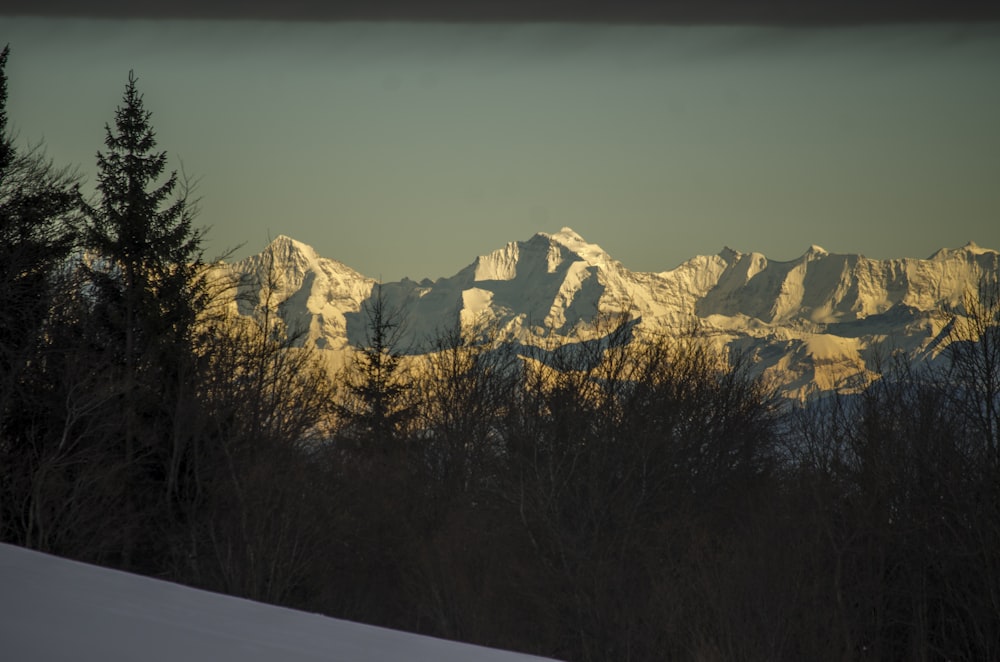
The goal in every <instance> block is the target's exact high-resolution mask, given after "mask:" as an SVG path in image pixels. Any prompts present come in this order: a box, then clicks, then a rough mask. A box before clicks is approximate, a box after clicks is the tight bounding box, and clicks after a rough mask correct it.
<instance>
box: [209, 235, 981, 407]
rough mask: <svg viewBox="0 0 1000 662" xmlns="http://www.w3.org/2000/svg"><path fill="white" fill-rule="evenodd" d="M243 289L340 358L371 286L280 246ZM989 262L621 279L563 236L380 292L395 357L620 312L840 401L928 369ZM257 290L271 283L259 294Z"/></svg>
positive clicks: (799, 393)
mask: <svg viewBox="0 0 1000 662" xmlns="http://www.w3.org/2000/svg"><path fill="white" fill-rule="evenodd" d="M227 268H228V269H231V270H233V271H234V272H236V274H237V275H239V276H240V277H241V279H242V282H243V285H242V286H241V288H240V297H239V300H240V304H239V305H240V309H241V312H244V313H246V312H249V310H251V309H252V308H253V307H254V306H258V305H261V304H264V303H266V304H267V305H269V306H270V307H271V308H272V309H274V310H276V311H277V312H278V314H279V316H280V317H281V318H282V319H283V320H284V321H285V323H286V325H287V327H288V328H290V329H299V330H301V331H302V332H303V335H302V337H301V339H300V341H299V342H300V343H301V344H303V345H305V346H312V347H316V348H318V349H323V350H343V349H345V348H347V347H349V346H350V345H351V344H352V343H356V342H359V341H363V339H364V337H365V317H364V315H363V314H362V312H361V310H362V306H363V303H364V301H365V300H366V299H367V298H369V297H370V296H372V292H373V288H374V286H375V284H376V281H375V280H374V279H372V278H368V277H366V276H363V275H361V274H359V273H358V272H356V271H354V270H353V269H351V268H350V267H348V266H346V265H344V264H342V263H340V262H337V261H336V260H331V259H327V258H323V257H320V256H319V255H317V254H316V252H315V251H314V250H313V249H312V248H311V247H309V246H307V245H305V244H302V243H300V242H298V241H295V240H293V239H290V238H288V237H285V236H280V237H278V238H277V239H275V240H274V241H273V242H272V243H271V244H270V245H269V246H267V247H266V248H265V249H264V251H262V252H261V253H260V254H259V255H255V256H253V257H250V258H247V259H245V260H242V261H240V262H237V263H235V264H232V265H228V266H227ZM998 273H1000V253H998V252H997V251H995V250H990V249H984V248H980V247H978V246H976V245H975V244H973V243H969V244H967V245H965V246H963V247H962V248H958V249H942V250H939V251H937V252H936V253H935V254H934V255H932V256H930V257H929V258H927V259H914V258H901V259H892V260H874V259H869V258H866V257H864V256H862V255H853V254H833V253H827V252H826V251H825V250H823V249H822V248H820V247H818V246H812V247H810V248H809V250H807V251H806V252H805V254H804V255H802V256H801V257H799V258H798V259H796V260H792V261H788V262H778V261H773V260H768V259H767V257H765V256H764V255H762V254H760V253H740V252H738V251H735V250H732V249H730V248H725V249H723V250H722V251H721V252H719V254H717V255H710V256H698V257H695V258H692V259H690V260H688V261H687V262H684V263H683V264H681V265H680V266H678V267H677V268H675V269H672V270H670V271H663V272H659V273H644V272H635V271H630V270H629V269H627V268H625V267H624V266H623V265H622V264H621V263H620V262H618V261H616V260H614V259H613V258H612V257H611V256H610V255H608V254H607V253H606V252H605V251H604V250H603V249H601V248H600V247H599V246H597V245H595V244H590V243H587V242H586V241H585V240H584V239H583V238H582V237H580V235H578V234H577V233H575V232H574V231H573V230H571V229H569V228H563V229H562V230H560V231H559V232H557V233H554V234H546V233H538V234H536V235H535V236H533V237H531V238H530V239H528V240H527V241H515V242H511V243H509V244H507V245H506V246H505V247H503V248H501V249H499V250H496V251H493V252H492V253H490V254H488V255H483V256H480V257H478V258H476V259H475V261H473V262H472V264H470V265H469V266H467V267H465V268H464V269H462V270H461V271H459V272H458V273H456V274H455V275H454V276H451V277H448V278H441V279H438V280H436V281H433V282H432V281H429V280H424V281H421V282H419V283H418V282H415V281H412V280H409V279H404V280H402V281H399V282H394V283H384V284H383V286H382V291H383V296H384V298H385V299H386V301H387V302H388V303H389V304H390V305H391V306H400V307H402V308H404V309H405V310H406V314H407V320H408V321H407V329H408V334H407V337H406V347H408V348H409V351H411V352H413V353H419V352H420V351H422V348H423V347H425V346H426V344H425V341H426V340H427V339H429V338H431V337H433V336H434V335H435V334H436V333H438V332H439V331H440V330H442V329H444V328H452V327H454V326H455V324H456V323H459V322H461V323H462V324H465V325H471V324H476V323H490V324H493V325H495V327H496V328H497V329H499V330H500V333H501V336H502V337H503V338H504V339H507V340H511V341H517V342H520V343H523V344H535V345H541V344H544V345H548V344H550V343H553V342H572V341H577V340H580V339H590V338H593V337H595V336H596V335H597V334H600V333H602V332H604V331H606V329H607V320H609V319H614V318H616V317H619V316H620V315H621V314H623V313H624V314H628V315H629V316H630V317H631V319H633V320H635V321H636V324H637V325H638V326H640V327H641V328H644V329H647V330H654V331H657V332H660V333H665V334H667V335H671V334H681V333H684V332H686V331H687V330H689V329H690V328H691V327H692V325H697V326H698V327H699V328H700V330H701V331H702V332H704V333H705V334H706V335H707V336H708V337H710V338H712V339H713V341H714V342H715V343H717V344H718V345H719V346H720V347H727V348H729V349H730V350H731V351H739V352H743V353H745V354H746V355H748V356H749V358H750V359H751V360H752V362H753V366H754V370H756V371H757V372H759V373H761V374H764V375H765V376H767V377H768V378H772V379H775V380H776V381H777V382H778V383H779V384H780V388H781V391H782V392H783V393H784V394H785V395H786V396H788V397H792V398H797V399H803V398H807V397H809V396H810V395H813V394H816V393H821V392H826V391H830V390H833V389H837V388H844V387H845V386H847V385H849V384H850V383H851V381H852V380H856V379H857V377H858V376H863V375H865V374H868V373H869V372H871V371H873V370H874V369H875V361H876V360H877V354H878V353H879V352H882V353H884V352H886V351H890V350H891V351H902V352H905V353H906V355H907V356H908V357H909V358H910V359H911V360H913V361H924V360H929V359H931V358H933V357H934V356H936V354H937V353H938V352H939V351H940V349H941V348H942V342H941V341H942V339H943V338H944V334H945V333H946V326H947V325H948V323H949V321H950V320H951V319H952V318H953V316H954V314H959V315H960V314H961V313H962V312H963V310H964V308H963V303H964V301H963V300H964V297H965V296H966V295H967V294H968V293H970V292H974V291H975V290H976V288H977V287H978V284H979V282H980V280H981V279H982V278H984V277H985V278H988V279H993V280H995V279H996V278H997V275H998ZM268 283H270V285H268Z"/></svg>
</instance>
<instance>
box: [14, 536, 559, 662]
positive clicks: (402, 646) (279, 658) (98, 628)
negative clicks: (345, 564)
mask: <svg viewBox="0 0 1000 662" xmlns="http://www.w3.org/2000/svg"><path fill="white" fill-rule="evenodd" d="M0 659H2V660H4V661H5V662H36V661H45V662H61V661H62V660H67V661H69V660H72V661H73V662H77V661H79V660H100V661H101V662H134V661H135V660H142V661H143V662H158V661H163V662H197V661H205V662H209V661H211V662H227V661H230V660H231V661H233V662H255V661H265V660H266V661H267V662H306V661H310V662H311V661H316V662H319V661H321V660H322V661H323V662H393V661H396V660H398V661H403V660H406V661H408V662H421V661H423V662H458V661H472V662H479V661H489V662H492V661H495V662H517V661H518V660H522V661H527V660H541V659H542V658H538V657H533V656H531V655H521V654H517V653H508V652H504V651H498V650H494V649H489V648H482V647H479V646H470V645H468V644H459V643H455V642H450V641H444V640H441V639H433V638H430V637H421V636H417V635H413V634H407V633H404V632H397V631H395V630H387V629H384V628H377V627H371V626H367V625H359V624H357V623H349V622H347V621H340V620H336V619H332V618H325V617H323V616H317V615H315V614H307V613H304V612H298V611H294V610H291V609H282V608H280V607H272V606H269V605H263V604H260V603H257V602H251V601H249V600H241V599H239V598H233V597H229V596H224V595H218V594H215V593H208V592H206V591H199V590H195V589H192V588H187V587H184V586H179V585H177V584H171V583H168V582H163V581H158V580H155V579H149V578H147V577H139V576H137V575H130V574H128V573H124V572H118V571H115V570H108V569H106V568H99V567H96V566H91V565H86V564H83V563H77V562H74V561H67V560H65V559H61V558H57V557H54V556H49V555H46V554H41V553H39V552H33V551H29V550H26V549H22V548H20V547H13V546H11V545H4V544H0Z"/></svg>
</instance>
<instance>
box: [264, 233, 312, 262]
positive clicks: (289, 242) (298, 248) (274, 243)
mask: <svg viewBox="0 0 1000 662" xmlns="http://www.w3.org/2000/svg"><path fill="white" fill-rule="evenodd" d="M264 250H265V251H266V252H270V253H273V254H275V255H292V254H295V253H299V254H302V255H303V256H307V257H309V258H316V257H318V256H317V254H316V251H315V249H313V247H312V246H310V245H309V244H304V243H302V242H301V241H297V240H295V239H292V238H291V237H289V236H288V235H284V234H279V235H278V236H277V237H275V238H274V239H272V240H271V243H270V244H268V245H267V248H265V249H264Z"/></svg>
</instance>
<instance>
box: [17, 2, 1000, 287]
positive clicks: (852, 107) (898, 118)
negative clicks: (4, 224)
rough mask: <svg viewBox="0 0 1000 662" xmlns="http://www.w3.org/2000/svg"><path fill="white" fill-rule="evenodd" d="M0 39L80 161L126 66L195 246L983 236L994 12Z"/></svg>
mask: <svg viewBox="0 0 1000 662" xmlns="http://www.w3.org/2000/svg"><path fill="white" fill-rule="evenodd" d="M0 42H9V43H10V45H11V50H12V52H11V57H10V60H9V63H8V68H7V73H8V78H9V102H8V111H9V116H10V122H11V124H12V126H13V128H15V129H16V130H17V131H18V132H19V134H20V138H21V140H22V143H23V142H33V141H37V140H39V139H44V141H45V144H46V147H47V151H48V154H49V155H50V156H52V157H53V158H54V159H55V160H56V161H57V162H58V163H60V164H79V165H80V167H81V171H82V172H83V173H84V174H85V175H87V176H88V178H89V179H90V180H91V181H92V180H93V179H94V155H95V153H96V151H97V150H98V149H99V148H101V147H102V140H103V135H104V134H103V125H104V123H105V122H109V121H111V119H112V114H113V111H114V108H115V106H116V105H117V104H118V103H119V101H120V97H121V92H122V89H123V87H124V84H125V80H126V77H127V74H128V70H129V69H130V68H132V69H135V71H136V74H137V75H138V76H139V88H140V90H141V91H142V92H143V93H144V95H145V100H146V105H147V108H148V109H149V110H151V111H153V113H154V115H153V124H154V126H155V128H156V130H157V135H158V137H159V140H160V147H161V148H162V149H165V150H167V151H168V153H169V154H170V157H171V164H172V166H173V167H175V168H177V167H179V166H180V163H181V161H183V165H184V169H185V170H186V171H187V172H188V173H189V174H190V175H193V176H195V177H198V178H200V180H201V184H200V188H199V192H200V194H201V197H202V203H201V209H202V213H201V216H200V219H199V220H200V221H201V222H202V223H203V224H206V225H211V226H212V231H211V233H210V235H209V244H208V253H209V255H213V254H216V253H219V252H221V251H222V250H223V249H224V248H225V247H227V246H234V245H237V244H240V243H245V246H244V247H243V248H242V249H241V250H240V251H239V252H238V253H237V256H243V255H247V254H249V253H252V252H256V251H258V250H260V248H262V247H263V246H264V245H265V243H266V241H267V238H268V236H269V235H271V236H274V235H277V234H287V235H290V236H292V237H295V238H296V239H299V240H301V241H304V242H306V243H309V244H311V245H313V246H314V247H316V249H317V250H318V251H319V252H320V254H322V255H325V256H327V257H332V258H335V259H338V260H341V261H343V262H345V263H347V264H348V265H350V266H352V267H354V268H356V269H358V270H359V271H361V272H363V273H365V274H366V275H370V276H373V277H379V276H381V277H382V278H384V279H386V280H395V279H398V278H400V277H402V276H404V275H406V276H410V277H412V278H417V279H419V278H422V277H431V278H437V277H440V276H447V275H451V274H453V273H454V272H455V271H457V270H458V269H459V268H461V267H462V266H464V265H465V264H468V263H469V262H471V261H472V259H473V258H474V257H475V256H476V255H477V254H480V253H484V252H488V251H490V250H492V249H494V248H499V247H501V246H502V245H503V244H505V243H506V242H507V241H511V240H516V239H526V238H528V237H530V236H531V235H532V234H533V233H535V232H537V231H550V232H554V231H556V230H558V229H559V228H560V227H562V226H570V227H572V228H574V229H575V230H577V231H578V232H579V233H580V234H582V235H583V236H584V237H585V238H586V239H587V240H589V241H591V242H594V243H598V244H600V245H601V246H603V247H604V248H605V249H606V250H607V251H608V252H610V253H611V255H612V256H614V257H615V258H617V259H619V260H621V261H622V262H623V263H624V264H625V265H626V266H628V267H630V268H632V269H636V270H644V271H661V270H665V269H670V268H673V267H675V266H676V265H677V264H678V263H680V262H681V261H683V260H685V259H687V258H689V257H692V256H694V255H696V254H706V253H715V252H717V251H718V250H719V249H721V248H722V247H723V246H724V245H729V246H731V247H733V248H736V249H737V250H741V251H761V252H763V253H765V254H767V255H768V256H769V257H771V258H772V259H779V260H781V259H792V258H794V257H797V256H798V255H800V254H801V253H802V252H804V251H805V250H806V248H807V247H808V246H809V245H810V244H819V245H822V246H823V247H825V248H826V249H827V250H830V251H833V252H860V253H864V254H866V255H869V256H871V257H899V256H914V257H926V256H927V255H928V254H930V253H931V252H933V251H934V250H935V249H937V248H939V247H941V246H959V245H962V244H964V243H965V242H967V241H969V240H974V241H976V242H977V243H979V244H981V245H984V246H988V247H992V248H1000V25H975V26H971V25H970V26H942V25H937V26H935V25H929V26H921V27H916V26H900V27H891V26H890V27H885V26H882V27H868V28H854V29H837V30H833V29H831V30H820V29H803V28H785V29H779V28H752V27H733V28H726V27H664V26H660V27H657V26H641V27H628V26H616V27H611V26H608V27H602V26H589V27H583V26H560V25H512V26H503V25H478V26H462V25H427V24H337V23H326V24H295V23H253V22H163V21H161V22H125V21H84V20H70V19H38V18H34V19H31V18H12V17H4V16H0Z"/></svg>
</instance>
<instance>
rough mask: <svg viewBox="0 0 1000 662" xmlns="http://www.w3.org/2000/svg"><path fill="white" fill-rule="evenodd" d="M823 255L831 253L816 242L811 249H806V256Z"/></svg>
mask: <svg viewBox="0 0 1000 662" xmlns="http://www.w3.org/2000/svg"><path fill="white" fill-rule="evenodd" d="M821 255H829V253H828V252H827V250H826V249H825V248H823V247H822V246H818V245H816V244H813V245H812V246H810V247H809V250H807V251H806V256H808V257H811V256H821Z"/></svg>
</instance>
